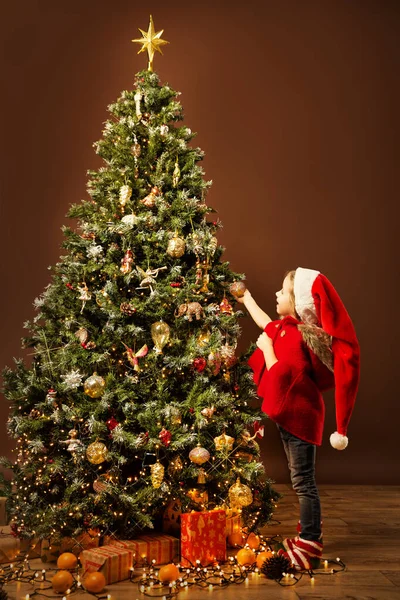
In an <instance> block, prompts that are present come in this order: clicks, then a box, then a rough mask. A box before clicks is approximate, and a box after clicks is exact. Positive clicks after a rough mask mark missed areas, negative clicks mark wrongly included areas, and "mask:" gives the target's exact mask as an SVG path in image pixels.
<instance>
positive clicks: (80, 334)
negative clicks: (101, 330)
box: [75, 327, 89, 344]
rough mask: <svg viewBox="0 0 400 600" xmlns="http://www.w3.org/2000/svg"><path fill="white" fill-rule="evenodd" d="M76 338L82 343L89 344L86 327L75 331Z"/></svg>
mask: <svg viewBox="0 0 400 600" xmlns="http://www.w3.org/2000/svg"><path fill="white" fill-rule="evenodd" d="M75 337H77V338H78V340H79V341H80V343H81V344H82V342H87V341H88V339H89V332H88V330H87V329H86V328H85V327H81V328H80V329H78V331H75Z"/></svg>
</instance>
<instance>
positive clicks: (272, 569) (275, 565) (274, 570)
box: [261, 554, 293, 581]
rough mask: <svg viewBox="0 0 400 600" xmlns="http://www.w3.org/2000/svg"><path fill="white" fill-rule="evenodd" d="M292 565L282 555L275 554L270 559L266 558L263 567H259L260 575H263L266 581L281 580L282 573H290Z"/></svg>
mask: <svg viewBox="0 0 400 600" xmlns="http://www.w3.org/2000/svg"><path fill="white" fill-rule="evenodd" d="M292 571H293V569H292V563H291V562H290V560H289V559H288V558H287V557H286V556H284V555H283V554H275V556H272V557H271V558H268V559H267V560H266V561H265V562H264V564H263V566H262V567H261V573H263V574H264V575H265V576H266V577H267V579H277V580H278V581H279V580H280V579H282V576H283V573H291V572H292Z"/></svg>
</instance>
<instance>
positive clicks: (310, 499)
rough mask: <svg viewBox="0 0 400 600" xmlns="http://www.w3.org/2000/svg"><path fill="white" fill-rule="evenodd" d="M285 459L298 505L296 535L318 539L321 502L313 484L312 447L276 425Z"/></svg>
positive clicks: (314, 452) (313, 450) (313, 449)
mask: <svg viewBox="0 0 400 600" xmlns="http://www.w3.org/2000/svg"><path fill="white" fill-rule="evenodd" d="M278 429H279V432H280V434H281V438H282V442H283V447H284V449H285V452H286V456H287V459H288V465H289V471H290V479H291V481H292V486H293V489H294V491H295V492H296V494H297V497H298V499H299V504H300V526H301V533H300V537H301V538H303V539H304V540H312V541H313V542H316V541H319V540H320V537H321V502H320V499H319V493H318V488H317V485H316V483H315V455H316V446H314V444H309V443H308V442H304V441H303V440H301V439H299V438H298V437H296V436H295V435H293V434H291V433H289V432H288V431H286V429H283V427H281V426H280V425H278Z"/></svg>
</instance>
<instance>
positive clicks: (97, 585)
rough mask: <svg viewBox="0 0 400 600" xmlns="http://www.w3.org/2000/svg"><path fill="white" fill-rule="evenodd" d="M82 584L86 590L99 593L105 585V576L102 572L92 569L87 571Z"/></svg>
mask: <svg viewBox="0 0 400 600" xmlns="http://www.w3.org/2000/svg"><path fill="white" fill-rule="evenodd" d="M83 585H84V587H85V589H86V590H87V591H88V592H92V594H99V593H100V592H102V591H103V590H104V588H105V586H106V578H105V577H104V575H103V573H100V572H99V571H94V572H93V573H88V574H87V575H86V577H85V579H84V580H83Z"/></svg>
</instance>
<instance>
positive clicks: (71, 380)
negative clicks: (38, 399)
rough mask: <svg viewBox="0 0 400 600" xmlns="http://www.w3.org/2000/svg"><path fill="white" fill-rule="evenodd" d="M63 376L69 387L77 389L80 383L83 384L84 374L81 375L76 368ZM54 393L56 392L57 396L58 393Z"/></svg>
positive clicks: (65, 383)
mask: <svg viewBox="0 0 400 600" xmlns="http://www.w3.org/2000/svg"><path fill="white" fill-rule="evenodd" d="M61 378H62V380H63V382H64V385H65V387H66V388H67V389H70V390H76V389H77V388H78V387H79V386H80V385H82V379H83V375H81V373H79V371H77V370H74V371H70V372H69V373H66V374H65V375H61ZM53 391H54V390H53ZM54 394H55V396H56V395H57V394H56V392H54ZM47 395H48V396H49V394H47ZM55 396H54V397H55ZM47 399H48V398H47V397H46V400H47Z"/></svg>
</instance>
